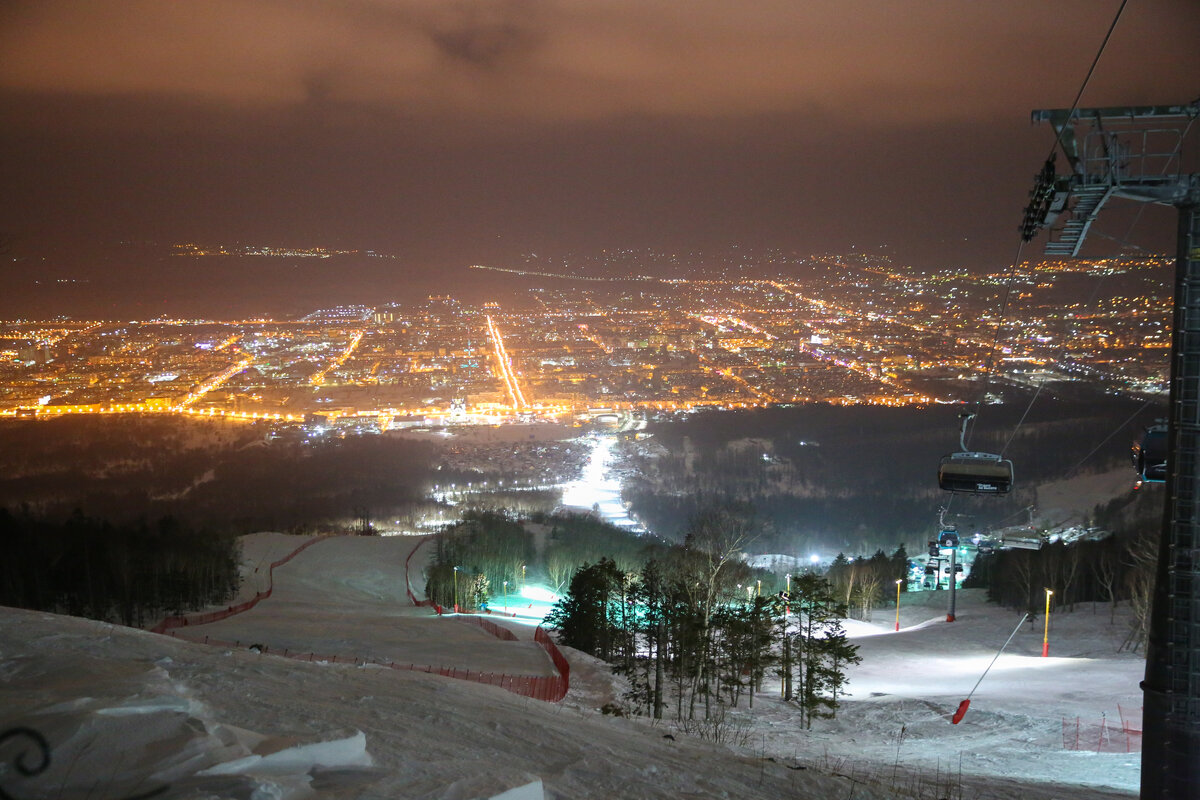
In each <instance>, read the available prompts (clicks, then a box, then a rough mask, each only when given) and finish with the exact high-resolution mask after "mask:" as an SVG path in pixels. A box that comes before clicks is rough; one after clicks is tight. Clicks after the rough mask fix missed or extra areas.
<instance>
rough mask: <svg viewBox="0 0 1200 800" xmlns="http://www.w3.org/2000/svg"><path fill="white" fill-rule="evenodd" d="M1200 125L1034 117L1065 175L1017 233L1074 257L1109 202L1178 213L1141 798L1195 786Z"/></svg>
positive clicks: (1199, 688)
mask: <svg viewBox="0 0 1200 800" xmlns="http://www.w3.org/2000/svg"><path fill="white" fill-rule="evenodd" d="M1197 116H1200V100H1197V101H1195V102H1192V103H1190V104H1187V105H1178V106H1131V107H1126V108H1091V109H1072V110H1070V111H1068V110H1065V109H1062V110H1048V111H1034V112H1033V121H1034V122H1035V123H1037V122H1049V123H1050V124H1051V125H1053V126H1054V129H1055V131H1056V132H1057V133H1058V145H1059V147H1060V148H1061V150H1062V153H1063V155H1064V156H1066V161H1067V167H1068V171H1067V173H1066V174H1063V175H1060V174H1058V173H1057V170H1056V168H1055V158H1054V156H1051V158H1050V159H1049V160H1048V161H1047V162H1046V164H1045V165H1044V166H1043V168H1042V171H1041V173H1039V174H1038V176H1037V179H1036V184H1035V186H1034V189H1033V191H1032V192H1031V193H1030V203H1029V206H1027V207H1026V209H1025V219H1024V222H1023V224H1022V226H1021V236H1022V238H1023V239H1024V240H1025V241H1027V242H1028V241H1030V240H1032V239H1033V237H1034V236H1036V235H1037V232H1038V231H1039V230H1040V229H1041V228H1049V229H1050V240H1049V241H1048V242H1047V244H1046V248H1045V253H1046V254H1047V255H1056V256H1063V257H1068V258H1069V257H1073V256H1075V255H1076V254H1078V252H1079V248H1080V246H1081V245H1082V244H1083V240H1084V237H1085V236H1087V232H1088V228H1089V227H1090V226H1091V224H1092V221H1093V220H1095V219H1096V216H1097V215H1098V214H1099V213H1100V209H1101V208H1102V207H1103V206H1104V204H1105V203H1106V202H1107V201H1108V200H1109V199H1110V198H1112V197H1122V198H1126V199H1129V200H1134V201H1139V202H1147V203H1159V204H1162V205H1170V206H1174V207H1175V208H1177V209H1178V211H1179V227H1178V241H1177V245H1176V258H1175V304H1174V312H1173V317H1172V331H1171V385H1170V417H1169V421H1168V433H1167V437H1168V453H1167V479H1166V507H1165V509H1164V511H1163V526H1162V535H1161V538H1160V543H1159V553H1158V570H1157V575H1156V579H1155V585H1154V600H1153V606H1152V609H1151V614H1150V638H1149V645H1148V646H1147V650H1146V679H1145V680H1144V681H1143V682H1142V690H1143V692H1144V698H1145V699H1144V705H1143V711H1142V719H1143V723H1142V729H1143V733H1142V784H1141V797H1142V800H1189V799H1191V798H1195V796H1196V794H1195V792H1196V787H1197V786H1200V173H1198V172H1196V171H1190V172H1189V171H1188V170H1189V166H1188V165H1185V162H1184V152H1183V143H1184V137H1185V136H1186V135H1187V132H1188V129H1189V127H1190V125H1191V124H1192V123H1193V122H1194V121H1195V120H1196V118H1197ZM1081 130H1082V132H1083V134H1082V136H1081V135H1080V131H1081ZM1191 169H1193V170H1194V167H1191Z"/></svg>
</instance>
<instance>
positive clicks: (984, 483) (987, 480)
mask: <svg viewBox="0 0 1200 800" xmlns="http://www.w3.org/2000/svg"><path fill="white" fill-rule="evenodd" d="M974 416H975V415H974V414H963V415H962V420H963V423H962V431H961V432H960V434H959V440H958V443H959V446H960V447H961V448H962V450H961V451H960V452H958V453H950V454H949V455H946V456H942V461H941V464H939V465H938V487H939V488H941V489H942V490H943V491H947V492H958V493H962V494H1008V492H1009V491H1011V490H1012V484H1013V465H1012V461H1009V460H1008V459H1007V458H1003V457H1001V456H998V455H996V454H994V453H977V452H972V451H969V450H967V444H966V438H967V423H968V422H970V421H971V419H972V418H973V417H974Z"/></svg>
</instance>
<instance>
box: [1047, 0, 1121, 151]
mask: <svg viewBox="0 0 1200 800" xmlns="http://www.w3.org/2000/svg"><path fill="white" fill-rule="evenodd" d="M1128 4H1129V0H1121V6H1120V7H1119V8H1118V9H1117V13H1116V15H1115V16H1114V17H1113V21H1112V24H1111V25H1109V26H1108V33H1106V34H1104V41H1102V42H1101V43H1100V49H1099V50H1097V51H1096V57H1095V58H1093V59H1092V66H1090V67H1089V68H1088V71H1087V75H1086V76H1084V79H1083V83H1082V84H1080V86H1079V91H1078V92H1077V93H1076V95H1075V100H1074V102H1072V103H1071V110H1070V111H1068V112H1067V119H1068V120H1069V119H1071V117H1073V116H1074V115H1075V111H1076V109H1078V108H1079V101H1080V100H1082V99H1083V93H1084V91H1085V90H1086V89H1087V85H1088V83H1090V82H1091V80H1092V75H1093V73H1095V71H1096V65H1097V64H1099V63H1100V57H1101V56H1103V55H1104V48H1106V47H1107V46H1108V40H1109V39H1111V38H1112V35H1113V31H1115V30H1116V29H1117V23H1118V22H1120V21H1121V14H1122V13H1124V11H1125V6H1127V5H1128ZM1065 129H1066V128H1065V126H1064V127H1063V128H1060V129H1059V130H1058V131H1057V132H1055V134H1054V144H1052V145H1050V152H1049V153H1047V154H1046V160H1047V161H1049V160H1050V159H1051V158H1053V157H1054V152H1055V150H1057V149H1058V147H1059V145H1061V144H1062V135H1063V131H1064V130H1065Z"/></svg>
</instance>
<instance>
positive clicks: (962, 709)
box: [950, 613, 1029, 725]
mask: <svg viewBox="0 0 1200 800" xmlns="http://www.w3.org/2000/svg"><path fill="white" fill-rule="evenodd" d="M1027 619H1029V614H1028V613H1026V614H1022V615H1021V621H1020V622H1018V623H1017V627H1015V628H1013V632H1012V633H1010V634H1009V635H1008V640H1007V641H1005V642H1004V644H1003V645H1001V647H1000V649H999V650H997V651H996V655H994V656H993V657H992V663H991V664H988V665H987V669H985V670H984V671H983V674H982V675H980V676H979V680H977V681H975V686H974V687H972V689H971V691H970V692H968V693H967V697H966V699H965V700H963V701H962V702H961V703H959V704H958V710H957V711H955V712H954V716H953V717H951V719H950V723H951V724H952V725H957V724H958V723H960V722H962V718H963V715H964V714H966V713H967V709H968V708H970V707H971V695H973V694H975V690H976V689H978V688H979V684H981V683H983V679H984V678H986V677H987V674H988V673H989V672H991V670H992V667H993V666H995V664H996V661H997V660H998V659H999V658H1000V654H1001V653H1003V652H1004V648H1005V647H1008V644H1009V642H1011V641H1012V640H1013V637H1014V636H1016V635H1017V631H1019V630H1021V626H1022V625H1024V624H1025V620H1027Z"/></svg>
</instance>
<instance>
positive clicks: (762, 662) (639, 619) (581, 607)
mask: <svg viewBox="0 0 1200 800" xmlns="http://www.w3.org/2000/svg"><path fill="white" fill-rule="evenodd" d="M713 523H714V521H713V520H709V521H708V522H707V523H705V524H713ZM732 530H733V532H734V536H733V537H732V538H730V537H728V536H716V537H714V538H711V539H709V540H707V541H708V543H709V544H712V543H715V544H717V545H718V547H717V548H716V549H713V550H708V549H704V548H702V547H701V544H700V543H701V542H702V541H706V539H705V537H706V536H709V535H710V534H712V533H714V531H712V530H709V531H707V532H706V531H704V530H703V529H702V528H700V527H698V528H697V531H698V533H699V534H700V535H697V536H694V537H690V538H689V540H688V542H687V543H686V544H684V545H680V546H676V547H673V548H670V549H668V550H666V551H665V552H663V553H661V554H660V557H658V558H655V559H652V560H650V561H648V562H647V563H646V564H645V566H644V567H643V568H642V569H641V570H640V572H637V573H633V572H625V571H623V570H621V569H620V568H618V567H617V565H616V564H615V563H614V562H613V561H610V560H608V559H601V560H600V561H599V562H598V563H596V564H589V565H585V566H583V567H581V568H580V569H579V570H577V571H576V573H575V575H574V576H573V577H572V579H571V581H570V586H569V588H568V590H567V593H566V595H565V597H564V598H563V599H562V600H561V601H560V602H559V603H558V605H556V606H555V608H554V611H553V612H552V614H551V616H550V617H549V618H548V622H549V623H550V624H551V626H552V627H554V628H556V629H557V630H558V631H559V635H560V637H561V641H562V642H563V643H564V644H567V645H569V646H571V647H575V648H577V649H580V650H583V651H584V652H587V653H590V654H591V655H594V656H597V657H599V658H602V659H604V660H606V661H608V662H609V663H610V664H612V665H613V668H614V669H615V670H617V671H619V672H621V673H623V674H625V675H626V677H627V678H628V680H629V682H630V686H631V693H630V699H631V700H632V702H633V703H634V705H635V707H637V708H639V709H641V710H642V711H643V712H644V713H645V714H647V715H648V716H653V717H654V718H656V719H661V718H663V716H664V715H665V712H666V711H667V710H668V709H673V711H674V717H675V719H676V721H678V722H681V723H687V724H689V725H692V726H693V727H695V729H696V730H698V731H699V732H701V733H706V734H711V735H714V736H716V735H718V734H717V729H718V728H720V727H721V726H722V724H723V720H725V719H726V717H725V711H726V709H728V708H732V707H737V706H738V705H740V703H741V702H742V701H743V699H744V700H746V701H748V702H749V703H750V704H751V705H753V702H754V693H755V692H756V691H761V689H762V683H763V680H764V678H765V676H767V675H770V674H774V675H777V676H780V677H781V678H782V679H783V680H784V685H785V696H786V698H787V699H788V700H793V701H794V702H795V703H796V705H797V707H798V708H799V709H800V715H801V722H802V724H804V725H805V726H811V724H812V720H814V719H821V718H825V717H829V716H832V715H833V713H834V711H835V710H836V708H837V697H838V695H839V694H841V693H842V691H843V687H844V685H845V682H846V671H845V670H846V667H847V666H848V665H849V664H853V663H857V662H858V660H859V658H858V655H857V652H856V650H857V648H856V647H855V646H854V645H852V644H850V643H849V642H848V641H847V639H846V636H845V632H844V631H843V630H842V627H841V622H840V616H841V615H842V614H844V613H845V607H844V605H843V604H841V603H839V602H837V600H836V599H835V598H834V595H833V590H832V588H831V586H830V584H829V583H828V581H826V580H825V579H824V578H823V577H821V576H819V575H803V576H796V577H794V578H793V584H792V589H793V591H792V595H791V597H792V599H791V601H790V602H786V601H785V600H784V599H783V598H780V597H778V596H776V595H773V594H767V595H762V594H760V593H759V582H758V580H757V579H755V578H754V577H753V573H752V572H751V571H750V570H749V568H748V567H747V566H746V564H745V563H744V562H743V561H742V560H741V558H740V557H737V555H738V553H737V549H736V547H735V546H734V543H735V542H736V541H738V536H737V530H736V528H734V529H732ZM725 532H726V533H728V532H729V529H726V530H725ZM722 545H723V546H722ZM788 611H790V615H787V617H786V620H785V614H786V612H788ZM793 687H795V691H793Z"/></svg>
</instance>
